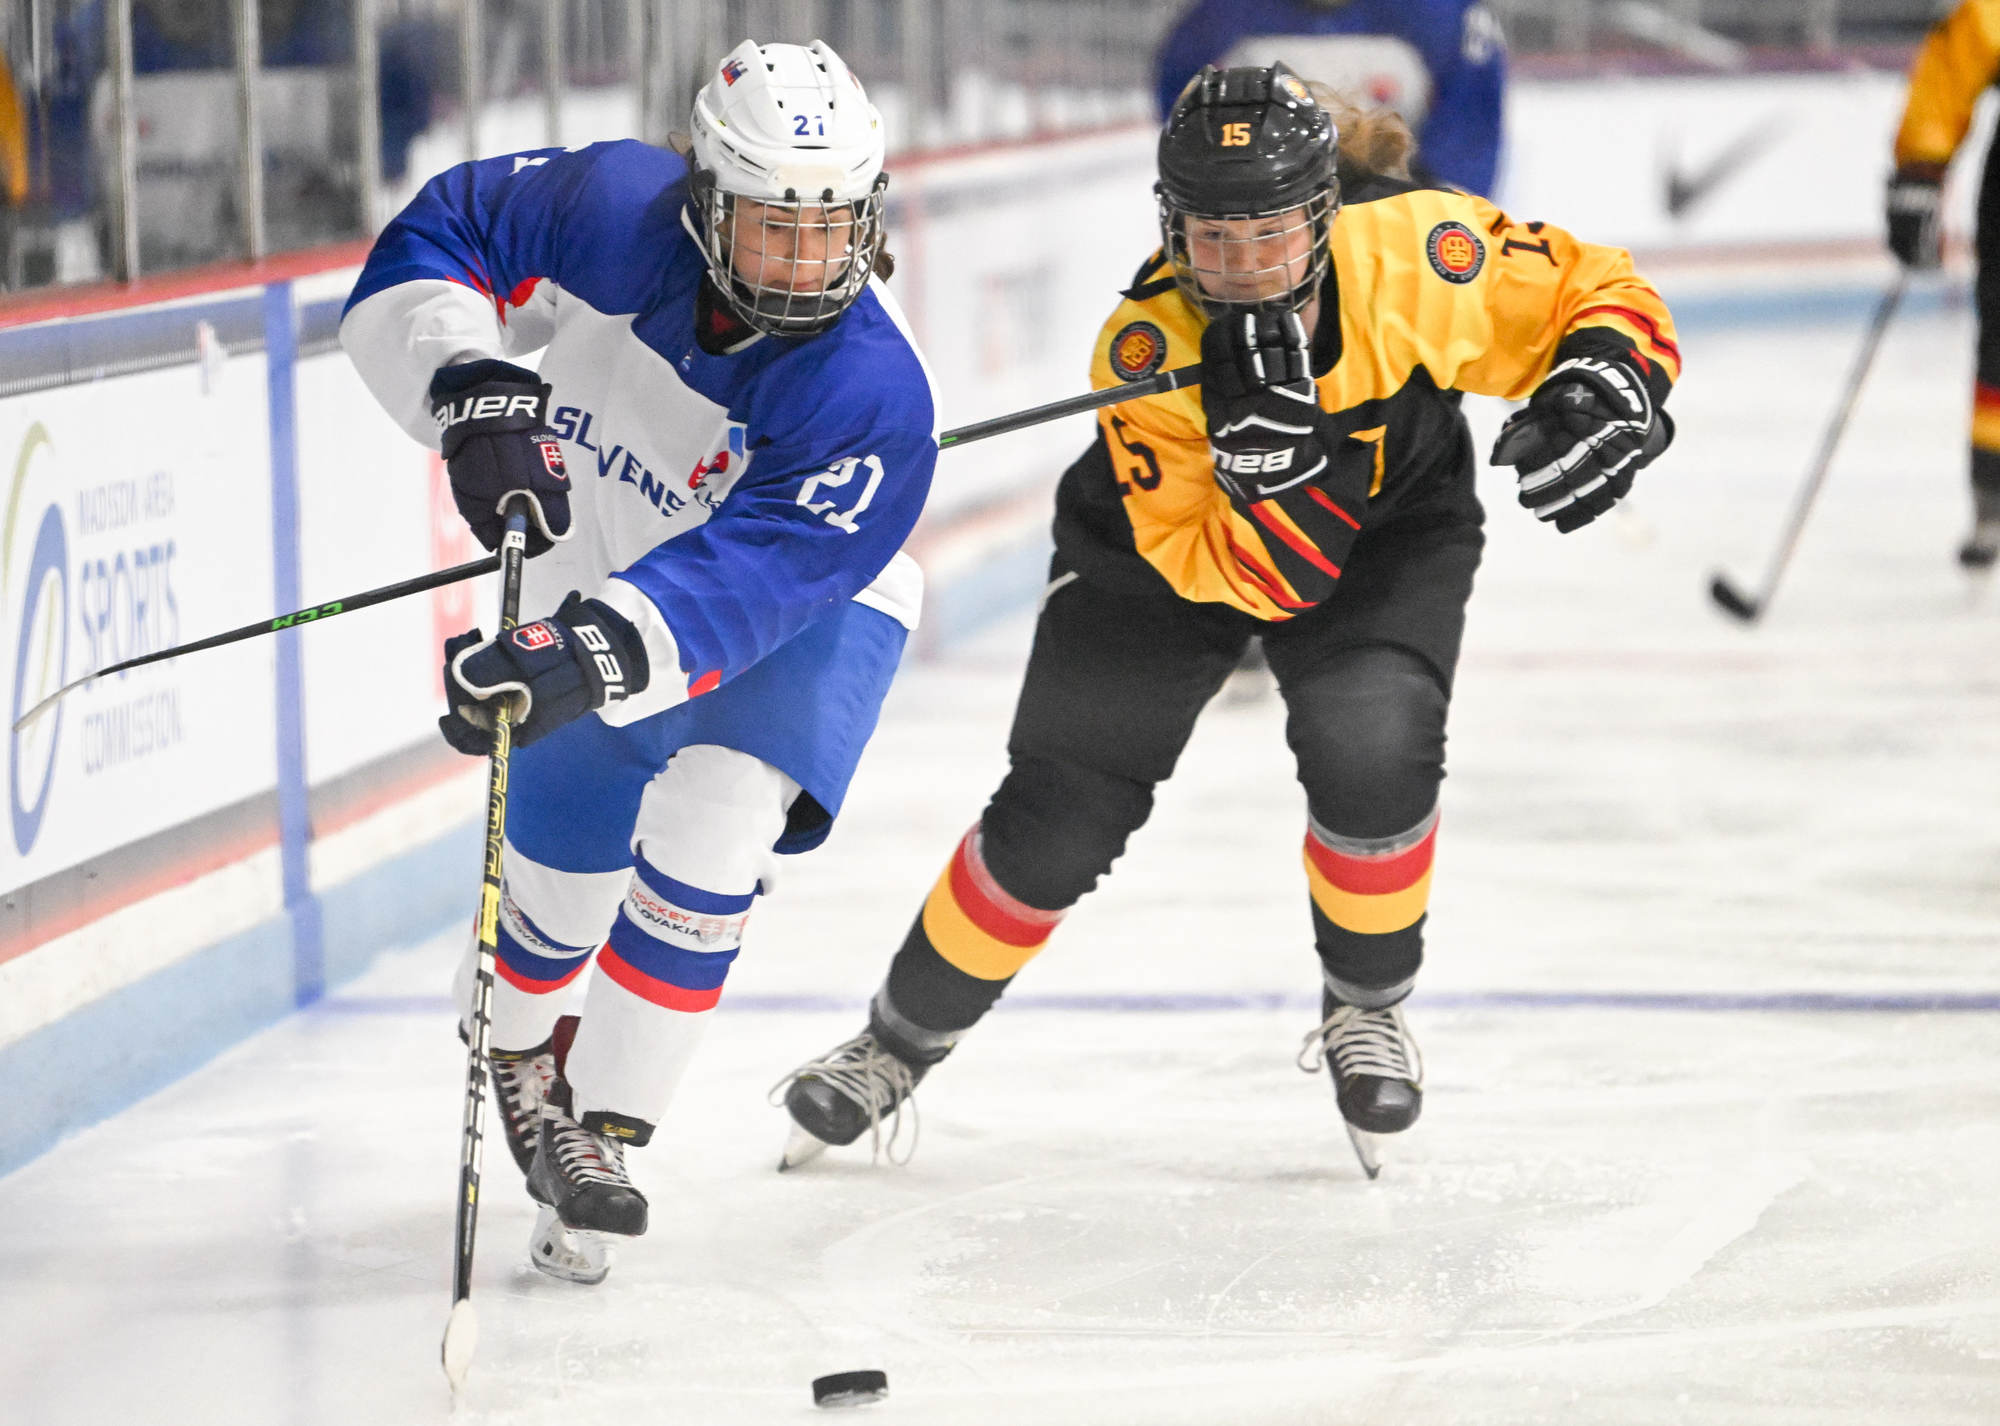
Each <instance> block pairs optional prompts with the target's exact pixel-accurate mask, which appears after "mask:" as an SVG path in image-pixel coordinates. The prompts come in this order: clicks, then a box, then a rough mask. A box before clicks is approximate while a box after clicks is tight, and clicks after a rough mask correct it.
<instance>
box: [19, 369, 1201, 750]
mask: <svg viewBox="0 0 2000 1426" xmlns="http://www.w3.org/2000/svg"><path fill="white" fill-rule="evenodd" d="M1200 375H1201V368H1200V367H1198V366H1184V367H1179V368H1177V369H1175V370H1173V371H1163V372H1160V373H1159V374H1158V375H1157V376H1151V377H1148V378H1147V379H1146V380H1144V381H1135V382H1133V383H1131V384H1130V385H1129V386H1115V387H1111V388H1109V389H1107V390H1104V391H1092V392H1087V393H1085V394H1084V395H1082V396H1071V397H1068V398H1066V399H1065V400H1062V401H1052V402H1050V403H1049V404H1048V405H1046V406H1035V407H1031V408H1029V409H1028V410H1026V411H1016V412H1015V413H1014V414H1012V415H1011V416H995V417H994V418H993V419H991V420H989V421H975V422H974V423H973V424H971V425H969V426H960V427H959V428H958V429H957V430H955V431H946V432H945V433H944V434H943V435H941V436H939V437H938V448H939V449H940V450H950V449H951V448H952V447H954V446H963V445H969V444H971V443H972V442H973V441H983V440H985V439H986V438H987V437H988V436H1001V435H1005V434H1006V433H1007V432H1009V431H1021V430H1026V429H1027V428H1028V427H1030V426H1039V425H1041V424H1042V423H1043V422H1045V421H1054V420H1058V419H1060V418H1061V417H1064V416H1074V415H1078V414H1080V413H1081V412H1085V411H1096V410H1100V409H1102V408H1103V407H1106V406H1115V405H1117V404H1118V403H1120V402H1122V401H1134V400H1138V399H1139V398H1141V397H1145V396H1159V395H1162V394H1164V393H1165V392H1169V391H1178V390H1180V389H1181V388H1182V387H1185V386H1193V385H1194V384H1195V383H1196V382H1197V381H1198V380H1199V379H1200ZM499 567H500V556H499V555H488V556H486V557H485V558H484V559H476V560H472V561H470V562H469V563H466V564H460V565H453V566H452V567H451V568H450V569H441V570H438V571H436V572H435V573H433V574H423V575H418V576H417V577H416V578H415V579H405V580H401V581H399V582H398V583H395V584H385V585H383V586H382V587H381V588H380V589H368V590H364V591H362V592H361V593H360V594H350V595H347V596H345V597H344V598H340V599H330V600H328V601H327V602H326V603H324V604H315V605H313V606H311V607H310V608H307V609H296V610H293V611H292V612H291V613H289V614H280V615H279V616H278V617H277V618H275V619H263V620H259V621H258V622H257V623H255V624H245V625H244V626H243V627H242V628H240V629H231V630H229V631H228V632H226V633H221V634H211V635H210V636H209V637H207V638H205V639H197V640H195V641H194V642H193V643H191V644H176V645H175V646H174V647H173V648H170V649H157V650H155V651H154V652H152V653H150V654H141V655H140V656H139V657H138V658H133V659H126V660H125V661H124V662H123V663H115V664H112V665H110V666H109V667H106V668H100V669H97V670H96V671H95V672H92V673H87V674H85V675H84V676H83V677H82V678H78V679H72V680H71V681H70V682H68V683H65V684H64V685H63V686H62V687H61V688H58V689H57V690H56V691H55V692H54V693H51V694H50V695H49V696H48V697H46V698H44V699H42V700H41V701H40V702H39V703H37V704H35V706H34V707H32V708H30V709H29V710H28V711H27V712H25V713H23V714H22V715H21V716H20V717H19V718H17V719H15V721H14V730H15V731H16V732H19V731H20V730H21V729H22V728H25V727H27V726H28V724H30V723H32V722H34V721H35V719H37V718H39V717H41V716H42V714H44V713H46V712H47V711H48V710H49V709H50V708H53V707H54V706H55V705H56V703H57V702H59V701H60V700H61V699H62V697H63V695H65V694H68V693H73V692H75V691H76V690H77V689H79V688H81V687H83V686H84V685H85V684H86V683H91V682H94V681H96V680H97V679H100V678H105V677H108V676H109V675H111V674H114V673H123V672H125V671H126V670H127V669H133V668H140V667H143V666H144V665H146V664H149V663H159V662H161V661H162V660H165V659H172V658H179V657H180V656H181V655H182V654H193V653H199V652H201V651H202V650H203V649H214V648H220V647H221V646H222V645H224V644H233V643H237V642H239V641H241V640H243V639H255V638H258V637H260V636H262V635H264V634H275V633H277V632H278V631H279V630H280V629H295V628H297V627H299V626H300V625H302V624H311V623H315V622H317V621H318V620H321V619H330V618H332V617H333V616H334V615H336V614H351V613H353V612H354V611H355V610H356V609H366V608H368V607H369V606H370V605H372V604H386V603H388V602H389V601H390V600H392V599H401V598H402V597H403V596H404V595H406V594H422V593H423V592H424V591H425V590H428V589H442V588H443V587H444V586H445V585H447V584H456V583H458V582H459V581H460V580H462V579H472V578H474V577H476V576H478V575H482V574H491V573H492V572H493V571H494V570H496V569H498V568H499Z"/></svg>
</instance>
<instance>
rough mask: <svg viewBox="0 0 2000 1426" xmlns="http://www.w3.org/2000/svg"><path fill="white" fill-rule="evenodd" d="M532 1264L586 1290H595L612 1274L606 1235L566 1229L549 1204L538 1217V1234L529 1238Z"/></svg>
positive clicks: (536, 1229) (529, 1259) (536, 1226)
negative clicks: (605, 1241)
mask: <svg viewBox="0 0 2000 1426" xmlns="http://www.w3.org/2000/svg"><path fill="white" fill-rule="evenodd" d="M528 1261H529V1262H531V1263H533V1264H534V1265H535V1269H536V1271H538V1272H543V1273H547V1274H548V1275H549V1276H550V1277H553V1278H559V1279H561V1280H562V1281H563V1282H574V1283H581V1284H582V1285H583V1286H585V1287H595V1286H596V1285H597V1284H598V1283H600V1282H603V1281H604V1278H605V1275H606V1274H608V1273H609V1272H610V1271H611V1254H610V1252H609V1251H608V1250H607V1249H606V1247H605V1245H604V1234H602V1233H592V1232H587V1231H585V1230H583V1229H580V1228H569V1227H565V1226H564V1224H563V1221H562V1219H561V1218H560V1217H558V1216H557V1214H556V1211H555V1209H553V1208H550V1207H547V1206H546V1205H544V1206H543V1208H542V1210H541V1212H539V1213H538V1214H536V1215H535V1231H534V1233H533V1234H532V1235H531V1236H530V1237H529V1239H528Z"/></svg>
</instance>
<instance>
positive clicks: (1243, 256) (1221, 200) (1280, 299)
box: [1153, 64, 1340, 316]
mask: <svg viewBox="0 0 2000 1426" xmlns="http://www.w3.org/2000/svg"><path fill="white" fill-rule="evenodd" d="M1339 140H1340V136H1339V133H1338V131H1337V130H1336V129H1335V128H1334V123H1333V116H1332V115H1331V114H1329V113H1327V111H1326V110H1325V109H1324V108H1322V107H1321V106H1320V104H1319V102H1318V101H1317V100H1316V99H1314V98H1313V96H1312V93H1311V91H1309V90H1308V89H1307V88H1306V86H1305V82H1304V81H1303V80H1301V79H1300V78H1299V77H1298V75H1296V74H1294V73H1293V72H1292V71H1291V70H1290V69H1288V68H1287V67H1286V66H1285V65H1283V64H1274V65H1272V66H1271V67H1270V68H1269V69H1263V68H1257V67H1247V68H1241V69H1217V68H1215V67H1214V66H1210V67H1208V68H1206V69H1204V70H1202V72H1201V73H1200V74H1198V75H1196V76H1195V77H1194V78H1193V79H1192V80H1191V81H1189V83H1188V86H1187V88H1186V89H1183V90H1182V91H1181V95H1180V98H1179V99H1177V100H1175V101H1174V108H1173V112H1172V113H1171V114H1169V115H1168V116H1167V124H1166V128H1165V129H1163V130H1162V131H1161V133H1160V157H1159V169H1160V179H1159V182H1158V183H1157V184H1155V185H1154V188H1153V191H1154V193H1155V194H1156V195H1157V196H1158V198H1159V208H1160V235H1161V239H1162V241H1163V242H1164V244H1165V247H1166V252H1167V257H1168V259H1169V261H1171V262H1172V263H1173V268H1174V277H1175V280H1176V281H1178V282H1179V284H1180V288H1181V292H1182V294H1183V295H1184V296H1186V298H1187V300H1188V301H1189V302H1191V303H1193V304H1195V305H1197V306H1199V307H1201V308H1202V309H1203V310H1205V311H1206V312H1207V313H1208V314H1209V315H1210V316H1220V315H1222V314H1224V313H1227V312H1232V311H1243V310H1245V309H1247V308H1264V309H1272V308H1277V309H1283V310H1290V311H1298V310H1300V309H1302V308H1303V307H1304V306H1305V305H1306V303H1307V302H1308V301H1310V300H1311V298H1312V295H1313V293H1314V292H1316V291H1317V290H1318V289H1319V284H1320V280H1321V279H1322V278H1323V277H1324V276H1325V274H1326V265H1327V261H1328V254H1327V234H1328V231H1329V229H1330V228H1331V225H1332V222H1333V216H1334V214H1335V213H1336V212H1337V211H1338V210H1339V207H1340V180H1339V178H1338V177H1337V176H1336V173H1335V169H1336V166H1337V163H1338V159H1339ZM1287 215H1295V216H1294V217H1293V219H1292V224H1293V226H1290V227H1287V225H1284V224H1279V225H1277V226H1273V225H1272V224H1270V223H1260V224H1257V225H1255V226H1254V227H1250V226H1246V225H1245V224H1243V223H1241V222H1234V221H1231V220H1243V219H1277V218H1280V217H1283V216H1287ZM1190 220H1193V221H1195V222H1196V223H1197V225H1198V227H1197V232H1199V225H1200V224H1201V223H1202V222H1203V220H1206V222H1207V223H1208V224H1210V225H1211V226H1213V225H1215V224H1220V223H1224V222H1228V223H1229V224H1230V226H1229V229H1228V230H1226V232H1227V235H1224V234H1225V230H1224V229H1221V228H1216V229H1215V231H1214V233H1213V234H1211V236H1210V238H1209V239H1208V241H1207V242H1206V243H1204V244H1203V246H1204V247H1205V248H1207V249H1209V250H1210V251H1218V250H1219V251H1221V252H1222V254H1223V256H1222V258H1221V262H1222V266H1220V267H1216V266H1213V265H1210V266H1204V267H1202V268H1201V270H1200V271H1201V274H1203V275H1206V276H1207V277H1208V278H1209V281H1208V282H1207V283H1203V282H1202V281H1201V280H1200V277H1199V276H1198V275H1197V270H1196V266H1195V264H1194V262H1193V261H1192V260H1191V257H1190V253H1189V246H1188V233H1189V226H1188V225H1189V222H1190ZM1307 233H1309V234H1310V242H1311V247H1310V251H1309V252H1304V251H1302V252H1300V253H1299V254H1298V255H1297V256H1295V257H1292V258H1291V259H1290V260H1288V261H1286V262H1285V263H1284V264H1283V265H1282V266H1281V267H1273V266H1272V264H1271V260H1270V251H1271V247H1272V244H1273V240H1274V239H1277V238H1281V237H1285V236H1287V235H1288V234H1290V235H1291V236H1292V239H1293V243H1292V245H1293V246H1294V247H1299V246H1302V240H1303V239H1304V237H1305V236H1306V234H1307ZM1253 244H1254V245H1256V251H1255V253H1254V254H1253V251H1252V247H1253ZM1280 272H1282V273H1283V274H1284V276H1285V279H1286V280H1285V282H1284V283H1283V286H1282V288H1281V289H1280V290H1278V291H1275V292H1271V291H1266V290H1265V289H1268V288H1270V287H1271V286H1272V285H1273V283H1274V281H1275V278H1276V276H1277V275H1278V273H1280ZM1253 291H1254V292H1256V293H1258V294H1261V295H1246V294H1248V293H1251V292H1253Z"/></svg>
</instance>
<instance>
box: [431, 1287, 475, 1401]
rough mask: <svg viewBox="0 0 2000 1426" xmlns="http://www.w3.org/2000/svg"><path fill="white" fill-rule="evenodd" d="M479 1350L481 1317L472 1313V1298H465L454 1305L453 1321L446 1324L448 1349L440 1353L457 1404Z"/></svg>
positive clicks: (445, 1344)
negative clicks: (473, 1355) (473, 1358)
mask: <svg viewBox="0 0 2000 1426" xmlns="http://www.w3.org/2000/svg"><path fill="white" fill-rule="evenodd" d="M478 1350H479V1314H478V1313H476V1312H474V1311H473V1310H472V1299H471V1298H469V1297H461V1298H460V1299H459V1300H458V1301H457V1302H455V1303H453V1304H452V1307H451V1317H450V1318H449V1320H447V1321H446V1322H445V1324H444V1349H443V1351H442V1352H441V1353H440V1355H441V1356H442V1357H443V1358H444V1374H445V1378H446V1379H447V1380H448V1381H450V1382H451V1394H452V1398H453V1400H456V1399H457V1398H458V1397H459V1395H460V1394H461V1393H463V1392H464V1390H465V1378H466V1375H467V1374H468V1373H469V1372H470V1371H471V1370H472V1354H473V1353H474V1352H476V1351H478Z"/></svg>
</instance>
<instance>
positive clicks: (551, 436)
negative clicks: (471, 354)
mask: <svg viewBox="0 0 2000 1426" xmlns="http://www.w3.org/2000/svg"><path fill="white" fill-rule="evenodd" d="M430 399H431V415H432V416H434V417H436V418H437V423H438V432H439V435H440V438H441V444H442V446H443V450H444V463H445V467H446V469H448V470H449V471H450V472H451V498H452V499H453V500H454V501H456V502H457V504H458V513H459V514H461V515H463V516H464V517H465V523H466V524H468V525H470V526H471V527H472V533H473V534H474V535H476V536H478V538H479V543H480V544H482V545H484V546H486V548H487V549H489V550H497V549H498V548H500V536H501V535H502V534H503V533H505V530H506V516H505V515H504V514H503V513H502V510H501V507H502V506H504V505H505V504H506V503H507V502H508V501H510V500H513V499H515V498H517V497H525V498H526V500H527V502H528V516H529V518H528V548H527V553H528V556H529V558H531V559H532V558H533V557H534V556H536V555H538V554H541V553H542V552H543V551H545V550H547V549H548V548H549V546H550V545H551V544H553V543H554V542H555V541H557V540H566V539H568V538H569V472H568V470H567V469H566V468H565V467H564V465H563V454H562V443H561V442H560V441H559V440H558V439H557V437H556V433H555V432H554V431H552V430H550V429H549V426H548V422H547V419H546V417H547V414H548V402H549V386H548V383H547V382H545V381H543V380H542V379H541V377H539V376H537V375H536V374H535V373H534V372H532V371H529V370H528V369H527V368H525V367H519V366H515V365H513V364H512V363H510V362H504V361H493V360H491V359H487V360H482V361H467V362H460V363H459V364H458V365H456V366H442V367H439V368H438V370H437V374H436V375H434V376H433V377H432V378H431V391H430Z"/></svg>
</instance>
